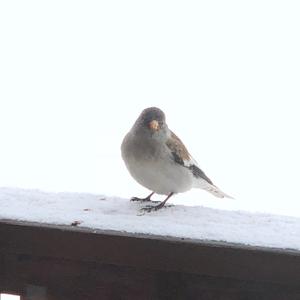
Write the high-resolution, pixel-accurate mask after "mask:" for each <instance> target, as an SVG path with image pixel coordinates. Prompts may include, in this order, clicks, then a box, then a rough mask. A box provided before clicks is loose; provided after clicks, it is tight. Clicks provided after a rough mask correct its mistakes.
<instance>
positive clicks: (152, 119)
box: [138, 107, 166, 134]
mask: <svg viewBox="0 0 300 300" xmlns="http://www.w3.org/2000/svg"><path fill="white" fill-rule="evenodd" d="M138 123H139V125H140V126H142V127H143V129H146V130H148V131H149V132H151V133H152V134H154V133H155V132H159V131H160V130H162V129H165V127H166V117H165V114H164V112H163V111H162V110H161V109H159V108H157V107H149V108H146V109H144V110H143V111H142V113H141V114H140V116H139V118H138Z"/></svg>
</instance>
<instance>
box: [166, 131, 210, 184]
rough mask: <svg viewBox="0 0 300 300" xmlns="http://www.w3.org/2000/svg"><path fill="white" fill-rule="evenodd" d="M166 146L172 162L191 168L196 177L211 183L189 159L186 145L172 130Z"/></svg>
mask: <svg viewBox="0 0 300 300" xmlns="http://www.w3.org/2000/svg"><path fill="white" fill-rule="evenodd" d="M167 146H168V148H169V149H170V151H171V154H172V157H173V160H174V162H176V163H177V164H179V165H181V166H183V167H185V168H188V169H189V170H191V172H192V173H193V175H194V176H195V177H196V178H202V179H204V180H206V181H207V182H208V183H210V184H212V185H213V183H212V181H211V180H210V179H209V178H208V177H207V176H206V175H205V173H204V172H203V171H202V170H201V169H200V168H199V167H198V166H197V165H196V164H193V161H191V155H190V154H189V152H188V151H187V149H186V147H185V146H184V144H183V143H182V141H181V140H180V139H179V137H177V136H176V134H175V133H173V132H172V131H171V138H170V139H169V140H168V141H167ZM187 162H190V163H187Z"/></svg>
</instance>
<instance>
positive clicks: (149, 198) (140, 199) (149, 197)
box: [130, 192, 157, 202]
mask: <svg viewBox="0 0 300 300" xmlns="http://www.w3.org/2000/svg"><path fill="white" fill-rule="evenodd" d="M153 194H154V192H152V193H151V194H150V195H149V196H147V197H146V198H138V197H132V198H131V199H130V201H138V202H157V201H152V200H151V197H152V195H153Z"/></svg>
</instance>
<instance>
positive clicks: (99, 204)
mask: <svg viewBox="0 0 300 300" xmlns="http://www.w3.org/2000/svg"><path fill="white" fill-rule="evenodd" d="M144 205H145V204H141V203H137V202H130V201H129V200H128V199H123V198H118V197H108V196H104V195H94V194H84V193H65V192H63V193H50V192H43V191H39V190H24V189H17V188H0V220H1V219H2V220H3V219H14V220H22V221H31V222H40V223H47V224H56V225H71V224H72V223H73V222H76V221H77V222H79V225H78V226H82V227H88V228H92V229H102V230H117V231H122V232H129V233H142V234H150V235H160V236H171V237H179V238H192V239H199V240H209V241H222V242H228V243H239V244H245V245H251V246H262V247H272V248H283V249H297V250H300V218H295V217H287V216H280V215H269V214H261V213H249V212H243V211H223V210H218V209H212V208H206V207H201V206H194V207H190V206H183V205H175V206H170V207H167V208H165V209H161V210H160V211H157V212H152V213H145V214H142V213H141V211H140V208H141V207H143V206H144Z"/></svg>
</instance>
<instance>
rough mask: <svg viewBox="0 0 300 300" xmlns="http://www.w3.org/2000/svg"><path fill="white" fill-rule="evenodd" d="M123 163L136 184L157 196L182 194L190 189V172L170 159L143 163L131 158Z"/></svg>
mask: <svg viewBox="0 0 300 300" xmlns="http://www.w3.org/2000/svg"><path fill="white" fill-rule="evenodd" d="M125 163H126V166H127V168H128V170H129V172H130V174H131V175H132V177H133V178H134V179H135V180H136V181H137V182H138V183H140V184H141V185H143V186H144V187H146V188H148V189H149V190H151V191H153V192H155V193H157V194H165V195H167V194H169V193H182V192H186V191H188V190H190V189H191V188H192V184H193V179H192V174H191V172H190V171H189V170H188V169H186V168H185V167H182V166H180V165H178V164H176V163H175V162H173V161H172V160H171V159H170V158H167V157H166V158H164V159H157V160H151V161H149V162H145V161H144V160H139V161H138V160H136V159H135V158H134V157H132V156H131V157H128V158H127V159H126V160H125Z"/></svg>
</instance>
